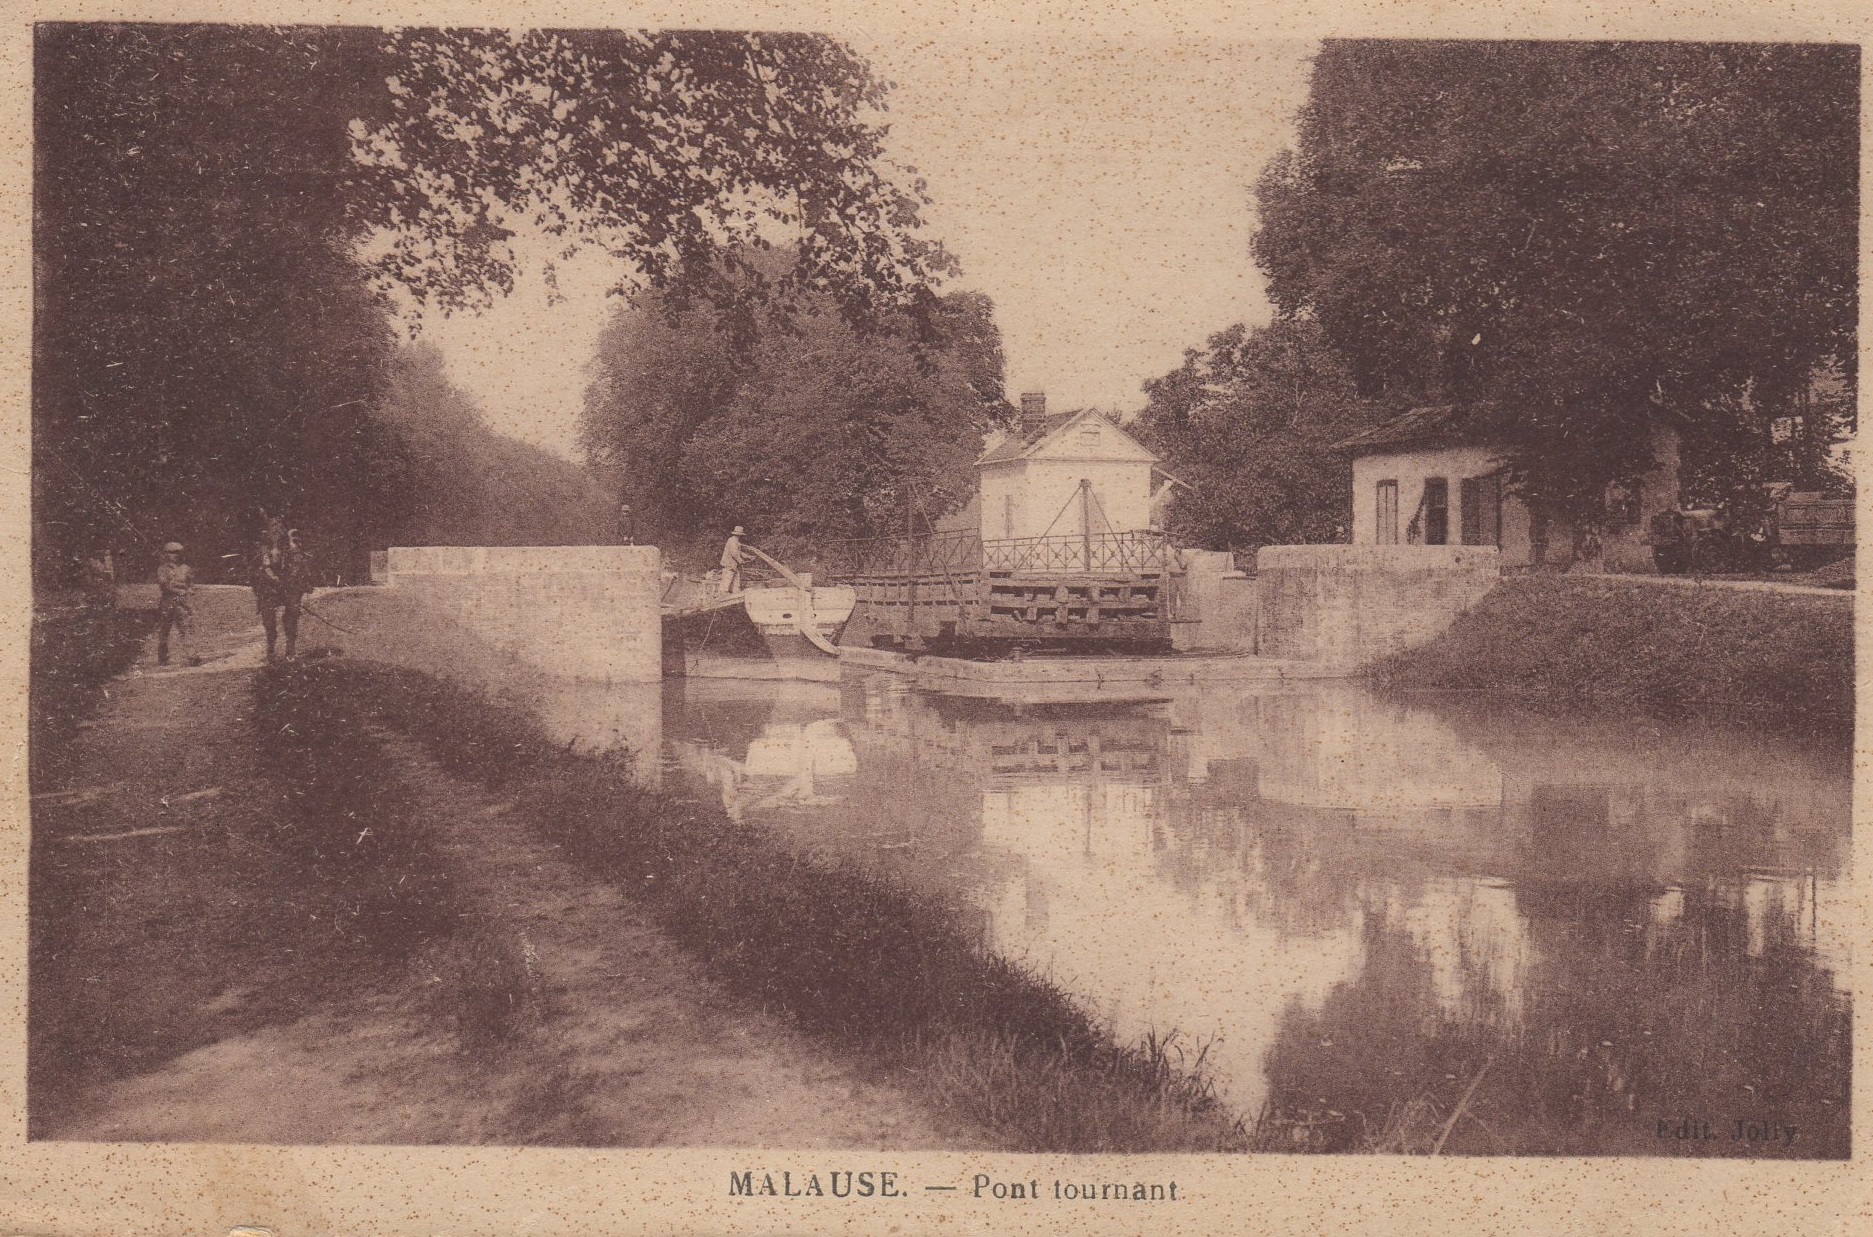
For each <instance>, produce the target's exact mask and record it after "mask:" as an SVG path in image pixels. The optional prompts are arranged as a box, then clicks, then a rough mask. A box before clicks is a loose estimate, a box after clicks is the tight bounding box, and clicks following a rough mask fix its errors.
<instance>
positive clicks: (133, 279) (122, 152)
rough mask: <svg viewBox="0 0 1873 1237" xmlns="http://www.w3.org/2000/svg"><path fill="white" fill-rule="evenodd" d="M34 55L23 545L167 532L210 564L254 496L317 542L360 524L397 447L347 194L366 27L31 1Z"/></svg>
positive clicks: (389, 473) (373, 508) (135, 548)
mask: <svg viewBox="0 0 1873 1237" xmlns="http://www.w3.org/2000/svg"><path fill="white" fill-rule="evenodd" d="M35 67H36V88H37V96H36V114H35V129H36V133H35V136H36V141H37V157H36V172H37V175H36V178H35V208H36V213H35V222H36V227H37V236H36V242H37V243H36V250H35V258H36V272H35V273H36V281H35V286H36V297H35V321H34V346H35V347H34V383H33V453H34V456H33V462H34V480H35V490H36V492H35V499H36V501H35V513H34V514H35V549H36V554H37V557H38V559H39V565H40V566H41V568H42V569H46V568H48V567H49V566H54V565H56V564H57V562H58V560H60V559H61V558H63V557H66V556H69V555H71V554H73V553H78V552H81V551H82V550H83V549H84V548H86V547H87V546H88V545H89V544H95V543H96V542H97V541H99V540H106V541H111V542H114V543H116V545H117V546H118V548H119V550H120V552H122V553H123V554H124V555H125V557H126V558H128V559H130V560H131V561H132V562H134V561H135V559H136V558H137V557H138V556H139V554H140V555H141V556H142V557H144V558H145V559H146V560H153V558H154V553H153V549H154V546H155V545H159V544H160V543H161V542H163V541H165V540H168V539H169V538H171V537H175V538H180V539H181V540H184V541H186V542H188V543H190V545H191V549H192V552H193V555H194V557H195V560H196V562H197V563H198V564H200V565H204V566H206V565H207V564H209V563H210V562H212V561H214V560H215V558H216V556H217V555H218V554H219V553H226V552H234V551H238V550H240V549H241V548H242V546H243V542H244V540H245V526H246V525H247V524H248V523H250V522H251V515H252V510H253V508H254V507H255V506H256V505H264V506H267V507H268V508H269V509H271V510H274V511H279V510H282V509H290V513H291V515H292V518H293V519H294V521H295V522H296V523H300V524H303V525H306V526H307V527H308V528H310V529H312V530H314V535H313V536H312V538H311V539H312V541H313V543H314V544H322V545H324V546H326V547H330V546H333V545H355V544H359V543H362V542H364V541H367V540H369V539H372V538H375V537H376V536H378V535H380V534H381V532H382V530H383V528H384V526H385V520H386V519H387V518H388V517H391V516H393V515H394V514H395V512H396V510H397V507H398V487H397V484H396V477H397V475H398V457H397V450H396V447H395V444H394V443H393V442H390V441H388V440H387V436H386V435H385V433H384V432H383V430H382V427H381V426H380V425H378V424H377V423H376V422H375V421H374V420H373V419H372V417H371V415H370V413H371V411H372V409H373V408H374V407H375V406H376V403H377V401H378V399H379V398H380V396H381V394H382V389H383V388H382V372H383V371H382V366H383V362H384V360H385V359H386V358H387V357H388V356H389V354H390V352H391V350H392V349H393V348H394V346H395V340H394V337H393V334H392V331H391V329H390V325H389V323H388V321H387V320H386V319H385V317H384V314H383V312H382V310H381V308H380V307H379V306H378V304H377V303H376V301H375V300H374V298H373V297H372V296H371V295H370V294H369V293H368V291H367V289H366V287H365V285H364V283H363V281H362V280H361V279H360V277H359V272H358V269H357V267H356V265H355V264H354V262H353V260H352V258H351V256H350V254H349V252H348V248H347V246H348V243H349V237H350V229H349V225H348V224H347V222H346V218H345V202H344V193H343V186H344V184H345V182H346V180H347V178H348V177H349V176H350V175H351V160H350V150H349V139H348V138H347V136H346V133H345V122H346V119H347V118H348V117H354V116H368V115H372V114H373V97H372V92H371V90H370V88H369V83H370V82H371V81H372V80H373V79H375V80H376V81H378V82H379V83H381V81H382V78H383V75H384V72H385V70H384V62H383V61H382V58H381V54H380V52H379V51H378V49H377V47H376V39H375V38H374V37H370V36H368V35H367V34H365V33H364V32H356V31H345V30H336V29H334V30H289V31H280V30H271V29H262V28H252V27H227V26H133V25H50V26H42V27H40V29H39V34H38V42H37V60H36V66H35ZM378 91H379V93H381V85H380V86H379V87H378Z"/></svg>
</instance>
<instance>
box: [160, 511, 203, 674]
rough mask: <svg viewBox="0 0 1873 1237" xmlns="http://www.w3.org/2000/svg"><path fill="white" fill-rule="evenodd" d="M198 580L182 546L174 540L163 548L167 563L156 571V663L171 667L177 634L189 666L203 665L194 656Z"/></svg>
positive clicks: (200, 660) (177, 640) (164, 562)
mask: <svg viewBox="0 0 1873 1237" xmlns="http://www.w3.org/2000/svg"><path fill="white" fill-rule="evenodd" d="M194 595H195V578H194V576H193V574H192V573H191V572H190V571H189V565H188V564H187V563H185V562H183V561H182V543H181V542H180V541H171V542H170V543H168V544H167V545H165V546H164V547H163V561H162V562H161V563H160V564H159V565H158V566H157V568H156V664H157V665H159V666H166V665H168V664H169V633H170V632H171V631H174V632H175V634H176V649H177V651H178V652H180V653H181V654H182V656H183V658H184V659H185V660H187V662H188V664H189V665H191V666H199V665H201V664H202V659H201V658H199V657H196V656H195V655H194V639H193V637H194V633H195V608H194Z"/></svg>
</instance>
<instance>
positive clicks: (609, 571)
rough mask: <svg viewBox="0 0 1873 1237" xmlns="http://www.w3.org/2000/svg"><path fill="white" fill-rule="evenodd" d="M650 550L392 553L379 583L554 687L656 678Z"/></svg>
mask: <svg viewBox="0 0 1873 1237" xmlns="http://www.w3.org/2000/svg"><path fill="white" fill-rule="evenodd" d="M661 566H662V562H661V555H660V553H659V551H658V550H657V547H655V546H394V547H392V548H391V550H390V552H389V555H388V562H387V574H388V580H387V583H388V584H389V585H390V586H391V587H393V588H397V589H399V590H403V591H405V592H407V593H408V594H409V595H411V596H413V597H416V598H419V599H421V600H422V601H423V602H424V603H425V604H426V605H429V606H433V607H434V608H435V609H436V610H437V611H438V612H439V613H440V614H441V615H443V616H445V617H447V618H449V619H451V620H453V621H455V622H457V623H459V624H461V625H462V626H463V627H465V628H467V629H468V630H469V631H471V632H473V633H475V635H476V636H477V637H479V638H480V639H481V640H483V641H485V642H486V643H487V644H488V645H490V646H491V647H493V648H495V649H497V650H499V651H500V652H503V653H506V654H508V655H510V656H512V657H513V658H514V659H515V660H516V661H518V662H520V663H522V664H523V665H526V666H529V667H531V668H533V669H536V670H539V671H541V672H543V673H545V674H549V675H553V676H556V677H559V678H567V679H582V680H588V681H594V682H601V683H654V682H657V681H658V680H659V679H660V678H661V677H662V674H663V630H662V619H661V617H660V608H659V603H660V597H661V587H662V582H661V579H660V576H659V572H660V568H661Z"/></svg>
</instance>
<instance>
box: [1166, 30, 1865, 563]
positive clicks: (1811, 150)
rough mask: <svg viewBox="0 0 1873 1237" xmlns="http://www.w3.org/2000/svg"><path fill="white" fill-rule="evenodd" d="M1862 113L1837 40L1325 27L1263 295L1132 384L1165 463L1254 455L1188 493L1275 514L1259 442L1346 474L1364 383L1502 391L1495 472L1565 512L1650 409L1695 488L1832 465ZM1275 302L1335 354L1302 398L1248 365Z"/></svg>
mask: <svg viewBox="0 0 1873 1237" xmlns="http://www.w3.org/2000/svg"><path fill="white" fill-rule="evenodd" d="M1859 113H1860V103H1859V51H1858V49H1857V48H1855V47H1851V46H1828V45H1786V44H1785V45H1776V44H1699V43H1563V42H1554V43H1533V42H1483V41H1463V42H1414V41H1404V40H1383V41H1363V40H1359V41H1330V42H1328V43H1326V44H1325V45H1324V46H1323V47H1322V49H1321V51H1320V53H1319V55H1318V57H1317V58H1316V61H1315V64H1314V70H1313V77H1312V82H1311V86H1310V91H1309V96H1308V100H1307V103H1306V105H1305V106H1304V108H1303V109H1302V111H1301V114H1300V117H1299V126H1298V139H1297V142H1296V145H1295V147H1294V149H1292V150H1290V151H1287V152H1284V153H1283V154H1281V155H1280V156H1278V157H1277V158H1276V159H1275V160H1274V161H1273V162H1272V163H1271V164H1270V165H1269V166H1268V168H1267V169H1266V170H1265V172H1264V173H1263V175H1262V177H1261V179H1260V181H1259V183H1258V185H1257V201H1258V207H1259V212H1260V227H1259V230H1258V231H1257V233H1256V235H1255V237H1254V240H1253V252H1254V257H1255V259H1256V261H1257V263H1258V264H1259V265H1260V266H1261V268H1262V270H1263V271H1264V272H1265V274H1266V275H1267V277H1268V291H1269V295H1270V297H1271V298H1272V299H1273V301H1274V302H1275V305H1276V308H1277V314H1278V318H1279V321H1278V322H1277V324H1276V325H1275V326H1274V327H1270V328H1264V329H1262V330H1260V331H1253V332H1247V333H1245V334H1243V335H1241V336H1240V337H1236V336H1230V337H1218V339H1217V340H1213V341H1212V344H1211V347H1210V349H1209V350H1208V351H1207V352H1206V353H1203V354H1195V353H1193V354H1192V359H1191V360H1190V361H1189V362H1187V364H1186V366H1185V367H1184V369H1183V370H1180V371H1179V372H1178V373H1177V374H1173V375H1169V376H1167V377H1166V378H1163V379H1159V380H1158V381H1157V382H1155V383H1153V384H1151V386H1150V387H1149V388H1148V390H1149V393H1150V396H1151V405H1150V407H1149V408H1148V409H1147V411H1146V413H1145V423H1146V425H1147V426H1150V427H1152V428H1151V432H1152V433H1154V434H1156V435H1157V438H1156V441H1158V442H1159V443H1160V444H1162V446H1163V448H1164V449H1165V450H1167V451H1169V452H1170V463H1171V467H1172V470H1173V471H1176V470H1177V469H1178V468H1179V467H1183V468H1187V469H1189V470H1190V471H1192V472H1194V473H1197V474H1198V475H1206V473H1205V469H1206V466H1207V465H1208V463H1209V462H1210V461H1212V460H1214V459H1215V458H1217V455H1218V453H1219V452H1220V453H1229V452H1234V453H1235V454H1236V455H1237V456H1239V457H1240V458H1241V459H1242V460H1243V461H1245V465H1246V471H1242V470H1235V471H1234V472H1233V473H1232V474H1230V475H1224V476H1216V475H1214V473H1213V472H1211V473H1209V474H1207V475H1209V476H1210V483H1209V484H1208V485H1206V486H1204V487H1203V490H1202V491H1201V492H1200V493H1199V494H1196V495H1191V494H1188V493H1185V494H1184V495H1182V496H1181V497H1180V499H1179V502H1178V507H1177V510H1178V511H1179V512H1180V513H1181V515H1180V517H1179V518H1181V519H1183V520H1184V521H1185V522H1186V523H1187V524H1188V525H1190V526H1191V527H1193V528H1196V529H1200V530H1202V535H1204V536H1205V537H1207V538H1208V539H1210V540H1212V541H1225V540H1233V541H1237V542H1239V543H1240V542H1246V543H1255V542H1258V541H1260V540H1261V539H1262V538H1265V537H1267V536H1270V535H1275V534H1280V535H1287V533H1288V532H1292V531H1294V529H1293V528H1291V527H1290V528H1287V529H1284V528H1283V526H1282V525H1283V519H1284V518H1286V519H1287V521H1288V524H1289V525H1293V524H1294V523H1295V522H1296V521H1295V520H1294V519H1293V518H1288V517H1282V516H1281V515H1280V514H1279V509H1280V508H1281V506H1282V505H1284V504H1286V503H1288V502H1290V501H1295V497H1296V496H1295V495H1293V494H1291V493H1289V492H1288V491H1287V490H1285V489H1283V488H1282V487H1281V486H1278V485H1275V484H1272V483H1271V482H1272V481H1273V480H1275V479H1277V478H1280V477H1285V476H1292V475H1297V474H1296V473H1294V472H1293V471H1291V470H1290V469H1288V468H1286V467H1283V468H1267V469H1260V468H1258V466H1257V465H1255V464H1254V463H1253V461H1254V460H1256V459H1259V458H1263V457H1264V455H1265V456H1266V457H1267V458H1269V459H1270V460H1277V459H1284V458H1287V453H1289V452H1292V451H1299V452H1300V453H1301V455H1302V457H1304V459H1305V461H1306V464H1305V466H1302V467H1300V468H1299V474H1300V475H1314V472H1313V470H1315V469H1329V470H1330V469H1332V468H1339V469H1341V476H1342V477H1344V475H1345V474H1344V463H1343V462H1342V463H1338V464H1335V463H1334V462H1333V457H1332V456H1331V455H1330V453H1329V452H1328V451H1327V450H1326V448H1327V446H1328V445H1329V444H1330V443H1331V442H1332V441H1333V440H1334V439H1335V438H1336V437H1338V436H1340V434H1341V430H1342V429H1343V428H1344V426H1345V424H1346V423H1347V422H1348V419H1349V417H1351V418H1352V419H1355V420H1356V419H1359V418H1358V417H1353V416H1352V414H1351V412H1350V409H1351V407H1352V405H1353V403H1354V402H1358V403H1360V404H1363V405H1364V406H1365V409H1366V411H1365V412H1364V414H1362V415H1363V416H1364V417H1365V418H1366V419H1370V418H1372V417H1376V416H1378V415H1382V414H1384V413H1388V412H1397V411H1400V410H1403V409H1404V408H1407V407H1410V406H1413V405H1416V404H1426V403H1446V402H1489V403H1493V404H1495V405H1497V406H1498V407H1499V408H1500V410H1501V412H1502V413H1503V415H1504V417H1505V421H1504V428H1505V431H1506V434H1507V442H1506V446H1507V448H1508V456H1509V463H1510V475H1511V482H1512V484H1513V485H1515V486H1517V487H1518V488H1519V489H1520V490H1521V491H1522V493H1523V494H1524V495H1525V496H1526V497H1527V498H1528V500H1529V501H1531V502H1533V503H1537V504H1541V505H1545V506H1546V507H1548V508H1549V509H1550V510H1551V511H1553V512H1554V513H1556V514H1558V515H1561V516H1563V517H1565V518H1567V519H1568V520H1569V521H1570V522H1571V523H1573V524H1574V525H1575V527H1576V528H1577V529H1581V530H1586V529H1594V528H1597V527H1599V526H1601V525H1602V524H1603V523H1604V522H1605V521H1606V520H1607V519H1608V518H1609V517H1608V512H1607V511H1606V508H1605V505H1604V497H1605V495H1606V493H1607V489H1608V486H1609V485H1610V484H1614V483H1620V482H1629V481H1631V480H1633V479H1635V478H1636V477H1638V476H1640V475H1642V474H1643V473H1644V472H1645V471H1646V470H1647V469H1648V468H1649V467H1650V466H1651V465H1652V463H1653V460H1652V458H1651V453H1650V444H1649V439H1648V428H1649V426H1650V425H1651V424H1652V423H1653V422H1655V421H1658V422H1663V423H1665V424H1668V425H1671V426H1673V427H1675V428H1677V429H1678V430H1679V432H1680V434H1681V435H1682V439H1683V443H1684V455H1685V460H1686V478H1687V483H1688V484H1689V485H1691V486H1693V487H1695V488H1696V489H1697V490H1698V491H1699V493H1700V494H1701V495H1702V496H1703V497H1705V498H1712V497H1715V496H1717V495H1720V494H1723V493H1726V492H1729V491H1734V490H1737V489H1738V488H1739V487H1741V486H1743V485H1745V484H1746V483H1748V482H1750V481H1753V480H1766V479H1778V480H1792V481H1795V482H1797V483H1798V484H1800V485H1803V486H1814V487H1837V486H1839V485H1840V484H1842V483H1843V480H1844V479H1843V478H1842V477H1840V476H1839V475H1838V473H1837V472H1836V471H1835V470H1834V469H1833V468H1832V466H1831V463H1830V454H1829V448H1831V447H1832V446H1833V445H1834V444H1835V443H1836V442H1838V441H1839V440H1840V439H1841V437H1842V436H1843V435H1845V434H1847V433H1850V432H1851V430H1852V428H1853V425H1854V420H1853V416H1854V414H1853V406H1854V401H1853V392H1854V390H1855V388H1856V384H1857V369H1856V353H1857V347H1856V337H1855V325H1856V319H1857V313H1858V305H1857V265H1856V261H1857V243H1858V242H1857V222H1858V219H1859V197H1858V185H1859ZM1291 330H1304V331H1306V332H1307V333H1308V335H1307V338H1308V339H1309V340H1310V341H1317V344H1318V346H1319V347H1320V348H1321V349H1323V350H1324V352H1327V353H1331V355H1332V357H1333V358H1334V359H1333V360H1332V361H1328V360H1326V359H1324V357H1323V358H1322V360H1321V361H1320V363H1319V364H1317V365H1316V366H1314V367H1313V369H1312V371H1311V372H1312V373H1313V375H1314V378H1312V379H1310V380H1309V381H1314V382H1317V384H1318V385H1317V389H1316V390H1315V391H1314V392H1313V394H1312V397H1311V406H1310V409H1309V410H1308V411H1306V412H1305V413H1304V414H1303V415H1302V417H1301V418H1300V419H1299V420H1298V421H1293V422H1290V421H1289V420H1287V419H1285V418H1283V417H1282V416H1281V413H1280V409H1281V407H1282V405H1283V402H1284V398H1286V397H1284V396H1283V395H1282V394H1281V391H1280V384H1279V383H1275V384H1270V383H1268V382H1267V381H1266V380H1265V378H1264V377H1262V376H1259V375H1261V373H1262V371H1263V370H1264V368H1265V364H1266V362H1265V360H1264V359H1263V358H1264V354H1266V353H1267V352H1268V351H1269V350H1270V349H1273V350H1275V351H1276V352H1280V351H1281V350H1282V349H1284V348H1289V347H1292V346H1293V340H1294V337H1292V336H1287V335H1285V333H1286V332H1289V331H1291ZM1284 338H1285V339H1286V340H1287V342H1281V341H1283V340H1284ZM1310 346H1314V345H1313V344H1310ZM1245 349H1246V350H1245ZM1193 384H1197V385H1201V386H1206V387H1208V388H1213V389H1210V390H1207V391H1205V392H1204V393H1203V394H1202V395H1200V396H1199V395H1196V394H1193ZM1287 402H1288V403H1289V404H1290V405H1292V401H1291V400H1288V401H1287ZM1271 426H1272V428H1271ZM1160 427H1162V428H1160ZM1264 444H1265V445H1264ZM1232 477H1233V478H1236V479H1232ZM1344 489H1345V487H1344V486H1342V487H1341V492H1342V493H1343V492H1344ZM1332 490H1333V487H1330V486H1323V487H1322V488H1321V489H1319V490H1318V491H1315V492H1316V493H1318V494H1321V495H1323V496H1324V495H1326V494H1328V493H1330V492H1332ZM1322 501H1323V502H1324V501H1325V499H1324V497H1323V499H1322ZM1344 503H1345V500H1344V498H1340V499H1336V500H1334V502H1333V504H1332V505H1333V507H1334V511H1333V512H1329V511H1328V510H1327V509H1326V507H1321V508H1319V509H1317V510H1316V512H1315V513H1314V514H1315V519H1314V523H1313V525H1312V529H1313V531H1314V532H1316V533H1318V532H1321V531H1323V530H1325V529H1326V528H1327V527H1329V526H1331V525H1337V524H1338V523H1339V522H1340V521H1341V520H1342V519H1344V518H1345V517H1344V516H1343V515H1340V514H1336V513H1337V512H1338V510H1339V509H1340V508H1343V507H1344ZM1299 523H1300V524H1302V525H1306V523H1307V521H1306V520H1304V519H1303V520H1300V521H1299ZM1303 531H1305V530H1303Z"/></svg>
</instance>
